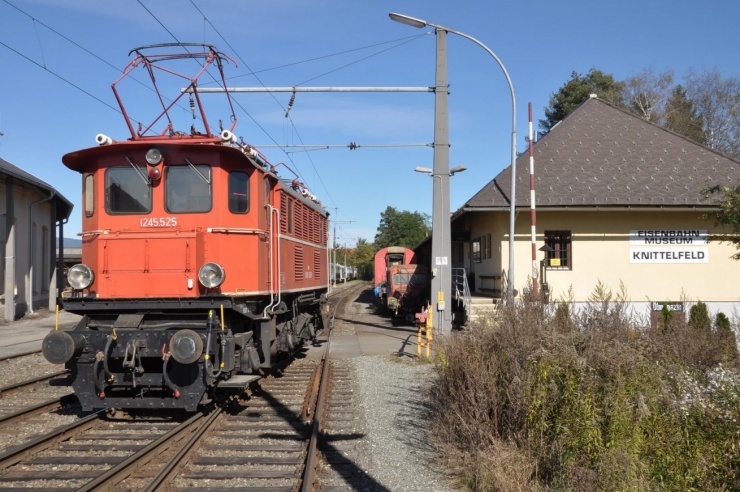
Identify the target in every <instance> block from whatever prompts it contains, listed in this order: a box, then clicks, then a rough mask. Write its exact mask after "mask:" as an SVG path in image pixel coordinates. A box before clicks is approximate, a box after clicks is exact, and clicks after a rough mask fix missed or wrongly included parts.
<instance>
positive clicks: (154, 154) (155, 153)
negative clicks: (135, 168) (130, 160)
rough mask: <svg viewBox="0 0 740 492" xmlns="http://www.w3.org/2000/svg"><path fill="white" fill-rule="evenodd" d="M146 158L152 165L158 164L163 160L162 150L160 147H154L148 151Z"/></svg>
mask: <svg viewBox="0 0 740 492" xmlns="http://www.w3.org/2000/svg"><path fill="white" fill-rule="evenodd" d="M145 159H146V162H147V164H149V165H150V166H156V165H157V164H159V163H160V162H162V152H161V151H160V150H159V149H158V148H156V147H152V148H151V149H149V150H147V151H146V156H145Z"/></svg>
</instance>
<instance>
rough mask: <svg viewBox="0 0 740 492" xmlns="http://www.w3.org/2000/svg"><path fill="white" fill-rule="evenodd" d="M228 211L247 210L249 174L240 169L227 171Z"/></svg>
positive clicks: (241, 211)
mask: <svg viewBox="0 0 740 492" xmlns="http://www.w3.org/2000/svg"><path fill="white" fill-rule="evenodd" d="M229 212H231V213H232V214H245V213H247V212H249V175H248V174H247V173H245V172H242V171H233V172H230V173H229Z"/></svg>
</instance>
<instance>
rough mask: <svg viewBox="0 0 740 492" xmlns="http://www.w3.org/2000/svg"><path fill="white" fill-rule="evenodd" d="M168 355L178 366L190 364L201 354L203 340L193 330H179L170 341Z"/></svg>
mask: <svg viewBox="0 0 740 492" xmlns="http://www.w3.org/2000/svg"><path fill="white" fill-rule="evenodd" d="M170 353H171V354H172V358H173V359H175V360H176V361H177V362H179V363H180V364H192V363H193V362H195V361H196V360H198V359H199V358H200V356H201V355H202V354H203V340H202V339H201V338H200V335H198V334H197V333H195V332H194V331H193V330H180V331H178V332H177V333H175V334H174V335H173V336H172V338H171V339H170Z"/></svg>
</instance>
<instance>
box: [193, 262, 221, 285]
mask: <svg viewBox="0 0 740 492" xmlns="http://www.w3.org/2000/svg"><path fill="white" fill-rule="evenodd" d="M225 279H226V272H225V271H224V267H222V266H221V265H219V264H218V263H206V264H205V265H203V266H202V267H200V271H199V272H198V280H200V283H201V284H202V285H203V287H205V288H206V289H215V288H216V287H218V286H219V285H221V284H222V283H224V280H225Z"/></svg>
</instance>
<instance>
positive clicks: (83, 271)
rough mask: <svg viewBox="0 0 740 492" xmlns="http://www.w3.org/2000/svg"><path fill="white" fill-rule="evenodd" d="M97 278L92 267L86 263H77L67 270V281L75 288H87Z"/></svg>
mask: <svg viewBox="0 0 740 492" xmlns="http://www.w3.org/2000/svg"><path fill="white" fill-rule="evenodd" d="M94 280H95V274H93V271H92V269H91V268H90V267H89V266H87V265H84V264H81V263H80V264H77V265H75V266H73V267H72V268H70V269H69V271H68V272H67V281H68V282H69V285H71V286H72V288H73V289H87V288H88V287H90V286H91V285H92V283H93V281H94Z"/></svg>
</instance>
